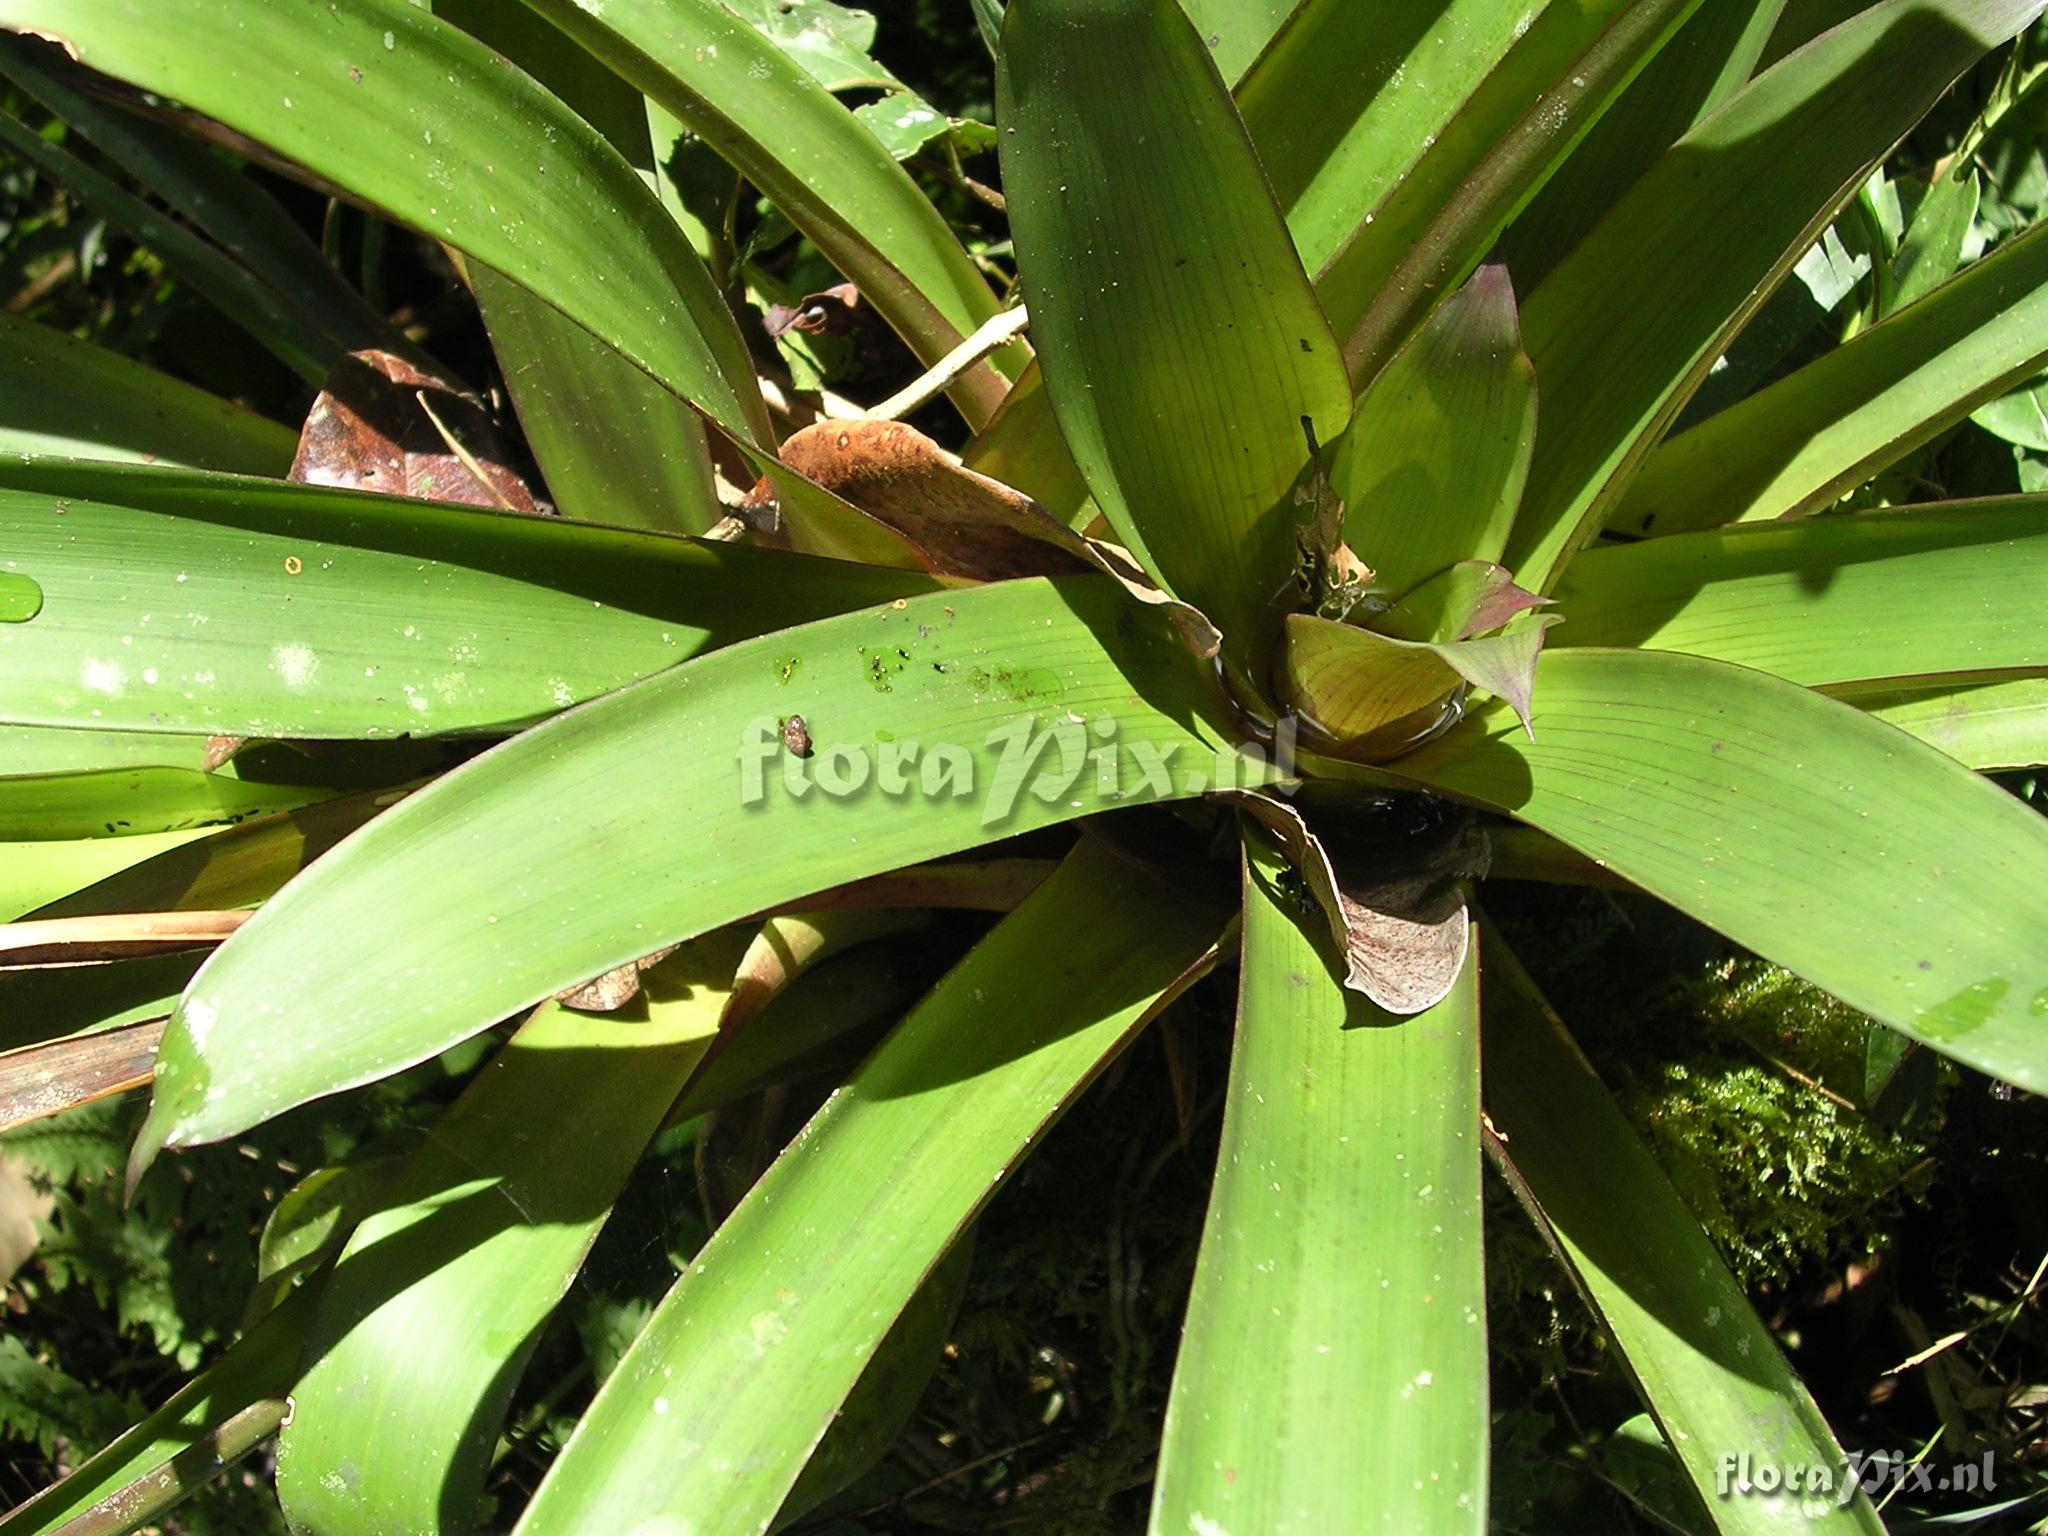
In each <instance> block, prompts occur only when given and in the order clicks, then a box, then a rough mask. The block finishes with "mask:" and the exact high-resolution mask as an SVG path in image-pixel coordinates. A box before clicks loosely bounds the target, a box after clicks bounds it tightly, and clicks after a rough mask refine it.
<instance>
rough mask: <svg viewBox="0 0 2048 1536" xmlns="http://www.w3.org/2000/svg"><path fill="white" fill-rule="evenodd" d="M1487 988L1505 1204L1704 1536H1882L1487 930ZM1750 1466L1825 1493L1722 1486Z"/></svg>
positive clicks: (1715, 1264)
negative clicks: (1573, 1301) (1511, 1205)
mask: <svg viewBox="0 0 2048 1536" xmlns="http://www.w3.org/2000/svg"><path fill="white" fill-rule="evenodd" d="M1486 981H1487V986H1486V1007H1485V1019H1486V1026H1485V1034H1486V1049H1485V1054H1486V1109H1487V1114H1488V1115H1489V1117H1490V1118H1491V1120H1492V1122H1493V1125H1494V1127H1495V1128H1496V1129H1497V1130H1498V1131H1499V1133H1500V1140H1499V1142H1498V1143H1497V1145H1498V1148H1499V1150H1500V1152H1501V1154H1502V1157H1503V1158H1504V1160H1505V1163H1506V1165H1507V1168H1508V1170H1509V1172H1510V1175H1511V1177H1512V1179H1513V1181H1514V1183H1515V1185H1516V1192H1517V1193H1518V1194H1520V1195H1521V1196H1522V1198H1523V1199H1524V1201H1526V1202H1527V1203H1528V1204H1529V1205H1530V1206H1531V1211H1530V1214H1531V1215H1532V1216H1533V1217H1535V1218H1536V1220H1537V1222H1538V1223H1539V1225H1540V1226H1542V1228H1543V1229H1544V1235H1545V1236H1546V1237H1548V1238H1549V1239H1550V1240H1551V1243H1552V1244H1553V1246H1554V1247H1555V1248H1556V1249H1557V1251H1558V1254H1559V1256H1560V1257H1561V1258H1563V1260H1564V1261H1565V1263H1566V1264H1567V1265H1568V1266H1569V1267H1570V1269H1571V1272H1572V1275H1573V1277H1574V1278H1575V1279H1576V1280H1577V1281H1578V1282H1579V1286H1580V1289H1581V1290H1582V1291H1583V1292H1584V1293H1585V1296H1586V1299H1587V1300H1588V1301H1589V1302H1591V1303H1592V1306H1593V1310H1594V1311H1595V1312H1596V1313H1597V1314H1598V1315H1599V1318H1600V1321H1601V1323H1602V1324H1603V1325H1604V1326H1605V1328H1606V1329H1607V1332H1608V1334H1609V1336H1610V1337H1611V1338H1612V1339H1613V1340H1614V1344H1615V1348H1616V1350H1617V1351H1618V1352H1619V1354H1620V1356H1621V1360H1622V1364H1623V1366H1624V1368H1625V1369H1626V1370H1627V1371H1628V1373H1629V1375H1630V1376H1631V1377H1632V1378H1634V1380H1635V1383H1636V1388H1637V1390H1638V1391H1639V1392H1641V1393H1642V1395H1643V1400H1644V1402H1645V1403H1646V1404H1647V1405H1648V1406H1649V1409H1650V1412H1651V1413H1652V1414H1654V1415H1655V1416H1656V1419H1657V1422H1658V1423H1659V1424H1660V1425H1661V1426H1662V1427H1663V1429H1664V1438H1665V1440H1666V1441H1667V1442H1668V1443H1669V1444H1670V1446H1671V1448H1672V1450H1673V1451H1674V1452H1675V1453H1676V1455H1677V1457H1678V1460H1679V1463H1680V1465H1682V1466H1683V1467H1684V1468H1685V1470H1686V1473H1687V1475H1688V1476H1689V1477H1690V1478H1691V1479H1692V1483H1693V1487H1694V1488H1695V1489H1696V1490H1697V1491H1698V1492H1699V1495H1700V1499H1701V1502H1702V1504H1704V1506H1705V1507H1706V1509H1707V1511H1708V1513H1709V1516H1710V1517H1711V1519H1712V1520H1713V1522H1714V1529H1715V1530H1717V1531H1719V1532H1722V1533H1723V1536H1746V1533H1751V1532H1754V1533H1756V1536H1776V1533H1778V1532H1781V1531H1784V1530H1787V1529H1797V1530H1801V1531H1813V1532H1816V1533H1819V1536H1847V1533H1850V1532H1863V1533H1868V1536H1882V1533H1883V1531H1884V1524H1883V1522H1882V1521H1880V1520H1879V1519H1878V1518H1877V1513H1876V1511H1875V1510H1873V1509H1872V1508H1871V1506H1870V1500H1869V1499H1868V1498H1866V1497H1864V1496H1863V1495H1862V1494H1861V1493H1857V1492H1854V1490H1853V1486H1851V1487H1844V1486H1843V1482H1842V1479H1843V1478H1844V1477H1845V1476H1846V1475H1847V1473H1846V1471H1845V1464H1844V1461H1843V1457H1842V1450H1841V1447H1840V1446H1839V1445H1838V1444H1837V1443H1836V1441H1835V1437H1834V1435H1833V1434H1832V1433H1831V1432H1830V1431H1829V1429H1828V1426H1827V1421H1826V1420H1825V1419H1823V1418H1822V1417H1821V1414H1820V1409H1819V1408H1818V1407H1816V1406H1815V1405H1814V1401H1813V1399H1812V1398H1811V1397H1809V1396H1808V1395H1807V1391H1806V1388H1805V1386H1804V1385H1803V1384H1802V1383H1801V1382H1800V1380H1799V1377H1798V1376H1797V1375H1796V1374H1795V1373H1794V1372H1793V1370H1792V1368H1791V1366H1790V1365H1788V1364H1787V1363H1786V1361H1785V1357H1784V1356H1783V1355H1782V1354H1780V1353H1779V1351H1778V1345H1777V1341H1776V1340H1775V1339H1773V1338H1772V1337H1771V1336H1770V1334H1769V1333H1768V1332H1766V1331H1765V1329H1764V1326H1763V1324H1762V1323H1761V1322H1760V1321H1758V1319H1757V1315H1756V1312H1755V1310H1754V1309H1753V1308H1752V1307H1751V1306H1750V1304H1749V1298H1748V1296H1746V1295H1745V1294H1743V1290H1742V1287H1741V1286H1740V1285H1738V1284H1737V1283H1736V1281H1735V1277H1734V1276H1733V1275H1731V1274H1729V1272H1728V1266H1727V1265H1726V1264H1725V1263H1724V1262H1723V1261H1722V1259H1721V1255H1720V1254H1719V1253H1717V1252H1715V1250H1714V1245H1713V1244H1712V1243H1711V1242H1710V1241H1708V1239H1707V1235H1706V1233H1704V1232H1702V1231H1701V1230H1700V1228H1699V1224H1698V1223H1697V1222H1696V1221H1694V1220H1693V1219H1692V1215H1691V1213H1690V1212H1688V1211H1687V1210H1686V1208H1685V1206H1684V1205H1683V1204H1682V1203H1681V1202H1680V1201H1679V1198H1678V1194H1677V1192H1676V1191H1675V1190H1673V1189H1672V1187H1671V1184H1670V1181H1669V1180H1667V1179H1666V1178H1665V1177H1664V1173H1663V1170H1662V1169H1660V1168H1659V1167H1658V1166H1657V1164H1656V1161H1655V1159H1653V1158H1652V1157H1651V1156H1650V1154H1649V1152H1648V1151H1647V1150H1646V1149H1645V1148H1644V1146H1643V1144H1642V1143H1641V1142H1640V1141H1638V1140H1637V1139H1636V1137H1635V1134H1634V1132H1632V1131H1631V1130H1630V1129H1629V1126H1628V1122H1627V1121H1626V1120H1624V1119H1623V1118H1622V1115H1621V1111H1620V1110H1619V1109H1618V1108H1616V1107H1615V1103H1614V1100H1613V1099H1612V1098H1610V1097H1609V1096H1608V1094H1607V1093H1606V1091H1605V1090H1604V1089H1603V1088H1602V1087H1601V1085H1600V1080H1599V1079H1598V1078H1597V1077H1595V1076H1594V1075H1593V1069H1592V1068H1591V1067H1590V1066H1588V1065H1587V1064H1586V1060H1585V1058H1584V1057H1582V1056H1581V1055H1580V1054H1579V1052H1578V1048H1577V1047H1576V1046H1575V1045H1574V1044H1573V1043H1572V1040H1571V1037H1570V1036H1569V1035H1567V1034H1566V1033H1565V1032H1564V1026H1563V1025H1562V1024H1561V1023H1559V1021H1558V1019H1557V1018H1556V1016H1555V1015H1554V1014H1552V1013H1551V1012H1550V1010H1549V1008H1548V1007H1547V1006H1546V1005H1545V1004H1544V1002H1543V999H1542V997H1541V996H1540V995H1539V994H1538V993H1537V991H1536V989H1535V986H1534V984H1533V983H1532V982H1531V981H1530V980H1529V977H1528V975H1527V974H1526V973H1525V972H1524V971H1523V970H1522V968H1521V966H1520V965H1519V964H1518V963H1516V961H1515V958H1514V956H1513V955H1512V954H1510V953H1509V952H1508V949H1507V947H1506V945H1505V944H1503V943H1502V942H1500V937H1499V935H1498V934H1497V933H1494V932H1493V931H1491V930H1490V929H1489V930H1488V931H1487V932H1486ZM1744 1458H1747V1460H1744ZM1751 1464H1753V1465H1757V1466H1768V1467H1772V1468H1774V1469H1782V1468H1786V1467H1792V1466H1797V1467H1801V1468H1811V1469H1814V1470H1815V1471H1825V1472H1826V1473H1827V1474H1829V1476H1830V1483H1829V1486H1828V1488H1827V1490H1826V1491H1822V1490H1821V1489H1820V1488H1819V1487H1818V1486H1817V1485H1816V1486H1813V1487H1811V1488H1810V1489H1807V1488H1802V1490H1801V1491H1800V1492H1799V1493H1787V1492H1786V1491H1785V1490H1784V1489H1782V1488H1777V1489H1772V1490H1770V1491H1768V1492H1766V1491H1764V1490H1763V1489H1762V1488H1761V1487H1759V1488H1757V1489H1756V1490H1750V1489H1741V1490H1737V1489H1736V1488H1735V1487H1734V1478H1733V1474H1734V1473H1735V1472H1736V1471H1738V1470H1739V1469H1741V1468H1744V1467H1746V1466H1748V1465H1751ZM1802 1481H1803V1480H1802Z"/></svg>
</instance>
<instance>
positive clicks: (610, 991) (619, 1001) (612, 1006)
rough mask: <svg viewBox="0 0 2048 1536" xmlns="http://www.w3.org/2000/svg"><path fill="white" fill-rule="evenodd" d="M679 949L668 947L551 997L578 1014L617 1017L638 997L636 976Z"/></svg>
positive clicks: (675, 946) (566, 988) (638, 990)
mask: <svg viewBox="0 0 2048 1536" xmlns="http://www.w3.org/2000/svg"><path fill="white" fill-rule="evenodd" d="M679 947H680V946H679V945H675V944H670V945H668V946H666V947H665V948H662V949H657V950H655V951H654V953H652V954H650V955H642V956H641V957H640V958H639V959H638V960H628V961H627V962H626V963H625V964H624V965H615V966H613V967H612V968H611V969H610V970H608V971H606V972H605V973H604V974H603V975H602V976H593V977H591V978H590V980H588V981H584V982H579V983H577V984H576V985H575V986H573V987H564V988H563V989H562V990H561V991H559V992H557V993H556V994H555V1001H556V1002H558V1003H560V1004H561V1005H562V1006H563V1007H564V1008H573V1009H574V1010H575V1011H576V1012H578V1013H617V1012H618V1011H619V1010H620V1009H621V1008H623V1007H625V1006H626V1004H628V1003H630V1002H632V1001H633V999H634V998H636V997H638V996H639V995H640V973H641V972H642V971H645V970H650V969H652V968H653V967H655V966H657V965H659V964H661V962H662V961H664V960H666V959H667V958H668V957H669V956H670V955H672V954H674V953H675V952H676V950H677V949H678V948H679Z"/></svg>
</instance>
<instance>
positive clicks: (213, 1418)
mask: <svg viewBox="0 0 2048 1536" xmlns="http://www.w3.org/2000/svg"><path fill="white" fill-rule="evenodd" d="M314 1304H315V1300H314V1293H313V1292H310V1291H308V1292H305V1293H303V1294H300V1295H297V1296H293V1297H292V1298H290V1299H289V1300H287V1301H286V1302H285V1303H284V1304H283V1305H282V1306H280V1307H278V1308H277V1310H276V1311H274V1312H271V1313H270V1314H269V1315H268V1316H266V1317H265V1318H264V1319H263V1320H262V1321H261V1322H259V1323H258V1324H257V1325H256V1326H255V1327H254V1328H251V1329H250V1330H249V1331H248V1332H247V1333H246V1334H244V1335H243V1336H242V1337H241V1338H240V1339H238V1340H237V1341H236V1342H235V1343H234V1344H233V1345H232V1346H231V1347H230V1348H229V1349H228V1351H227V1353H226V1354H224V1355H222V1356H221V1357H220V1359H218V1360H216V1361H215V1362H214V1363H213V1364H212V1365H210V1366H208V1367H207V1368H206V1369H205V1370H203V1371H201V1372H200V1373H199V1374H198V1375H197V1376H195V1377H193V1378H192V1380H191V1381H189V1382H187V1383H186V1384H185V1386H184V1387H183V1388H182V1389H181V1390H180V1391H179V1392H178V1394H177V1395H176V1396H175V1397H173V1398H172V1399H171V1400H170V1401H169V1402H167V1403H165V1404H164V1405H163V1407H161V1408H159V1409H157V1411H156V1412H155V1413H152V1414H151V1415H150V1416H149V1417H148V1418H146V1419H144V1420H143V1421H142V1422H141V1423H140V1424H137V1425H136V1426H135V1427H134V1428H132V1429H130V1430H128V1431H127V1432H126V1433H124V1434H123V1435H122V1436H121V1437H120V1438H119V1439H117V1440H115V1441H114V1443H113V1444H111V1445H109V1446H108V1447H107V1448H106V1449H105V1450H103V1451H101V1452H100V1453H99V1454H98V1455H96V1456H94V1457H92V1458H91V1459H89V1460H88V1461H86V1462H85V1463H84V1464H83V1465H81V1466H80V1467H79V1468H78V1469H77V1470H76V1471H74V1472H73V1473H72V1474H71V1475H70V1476H69V1477H67V1478H65V1479H64V1480H63V1481H62V1482H60V1483H57V1484H55V1485H54V1486H52V1487H50V1488H47V1489H45V1490H44V1491H43V1492H42V1493H40V1494H38V1495H36V1497H34V1498H32V1499H30V1500H29V1501H28V1502H27V1503H25V1504H22V1505H19V1506H17V1507H16V1508H15V1509H13V1510H12V1511H10V1512H9V1513H8V1515H7V1516H6V1518H5V1519H0V1536H51V1533H68V1532H74V1531H81V1530H82V1531H88V1532H92V1533H94V1536H98V1533H100V1532H113V1531H128V1530H134V1529H135V1528H136V1527H137V1526H141V1525H146V1524H148V1523H150V1522H151V1521H153V1520H155V1519H156V1518H157V1517H159V1516H161V1515H162V1514H164V1513H165V1512H166V1511H168V1510H170V1509H173V1508H175V1507H176V1506H177V1505H178V1503H179V1502H180V1501H181V1500H183V1499H185V1498H187V1497H189V1496H190V1495H192V1494H193V1493H196V1492H197V1491H198V1490H199V1489H201V1488H203V1487H205V1486H206V1484H207V1483H208V1482H210V1481H212V1480H213V1478H215V1477H216V1476H218V1475H219V1474H220V1473H221V1472H222V1471H224V1470H225V1469H226V1468H228V1467H230V1466H232V1465H233V1464H234V1463H235V1462H236V1461H238V1460H240V1459H241V1458H242V1457H244V1456H246V1455H248V1454H249V1452H251V1451H253V1450H254V1449H256V1447H257V1446H259V1445H261V1444H262V1443H263V1442H264V1441H265V1440H267V1439H269V1438H270V1436H271V1435H272V1434H274V1433H275V1432H276V1430H277V1426H278V1421H279V1420H281V1419H282V1418H283V1417H284V1414H285V1394H286V1393H288V1392H289V1391H290V1390H291V1385H292V1379H293V1377H294V1376H295V1375H296V1373H297V1370H298V1364H299V1350H300V1347H301V1345H302V1344H303V1342H304V1340H305V1336H306V1326H307V1324H308V1322H310V1320H311V1318H312V1315H313V1307H314Z"/></svg>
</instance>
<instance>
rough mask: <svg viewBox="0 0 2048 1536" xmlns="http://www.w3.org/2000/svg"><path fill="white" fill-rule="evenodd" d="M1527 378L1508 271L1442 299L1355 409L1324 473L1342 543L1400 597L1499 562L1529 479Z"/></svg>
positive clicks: (1490, 272) (1486, 274)
mask: <svg viewBox="0 0 2048 1536" xmlns="http://www.w3.org/2000/svg"><path fill="white" fill-rule="evenodd" d="M1536 400H1537V385H1536V376H1535V370H1534V369H1532V368H1531V367H1530V366H1529V359H1528V356H1527V354H1525V353H1524V352H1523V351H1522V336H1521V331H1520V329H1519V327H1518V325H1517V322H1516V317H1515V293H1514V289H1513V287H1512V286H1511V284H1510V281H1509V275H1508V273H1507V270H1506V269H1505V268H1502V267H1485V268H1483V269H1481V270H1480V272H1479V273H1478V274H1477V275H1476V276H1474V277H1473V279H1472V281H1470V282H1469V283H1467V284H1466V285H1465V286H1464V287H1463V288H1461V289H1459V290H1458V292H1457V293H1455V294H1453V295H1452V296H1451V297H1450V298H1449V299H1446V300H1445V301H1444V303H1443V306H1442V307H1441V308H1440V309H1438V310H1437V312H1436V313H1435V314H1434V315H1432V316H1431V317H1430V319H1429V321H1428V323H1427V324H1425V325H1424V326H1423V327H1422V329H1421V331H1420V332H1418V333H1417V335H1416V336H1415V339H1414V340H1413V341H1411V342H1410V343H1409V344H1408V346H1407V347H1406V348H1404V349H1403V350H1402V352H1401V355H1400V356H1399V357H1397V358H1395V359H1394V361H1393V362H1392V363H1390V364H1388V366H1387V368H1386V371H1385V372H1383V373H1382V374H1381V375H1380V376H1379V377H1378V378H1377V379H1376V380H1374V381H1373V384H1372V386H1371V388H1369V389H1368V390H1367V391H1366V393H1365V395H1364V397H1363V398H1362V399H1361V400H1360V401H1359V402H1358V412H1357V414H1356V416H1354V417H1353V419H1352V422H1351V429H1350V430H1349V431H1348V432H1346V433H1345V434H1344V441H1343V443H1342V444H1341V445H1340V446H1339V448H1338V450H1337V452H1336V454H1335V455H1334V461H1333V462H1332V464H1331V466H1330V488H1331V489H1332V490H1333V491H1334V492H1335V493H1336V494H1337V496H1338V497H1339V498H1340V499H1341V500H1342V501H1343V503H1344V538H1345V541H1346V542H1347V543H1349V544H1350V546H1351V548H1352V550H1353V552H1354V553H1356V554H1357V555H1358V557H1359V558H1360V559H1361V560H1363V561H1364V562H1365V563H1366V564H1367V565H1369V566H1371V567H1372V569H1373V573H1374V577H1375V580H1376V582H1377V584H1378V585H1379V586H1380V587H1382V588H1384V589H1385V590H1386V591H1388V592H1390V593H1392V594H1394V595H1395V596H1397V597H1398V596H1400V595H1402V594H1404V593H1406V592H1408V591H1409V590H1411V589H1412V588H1414V587H1415V586H1416V585H1417V584H1419V583H1420V582H1422V581H1425V580H1427V579H1428V578H1429V577H1431V576H1434V575H1436V574H1437V572H1439V571H1442V570H1444V569H1446V568H1448V567H1449V566H1452V565H1455V564H1457V563H1458V562H1459V561H1461V560H1498V559H1499V558H1500V553H1501V550H1502V549H1503V548H1504V547H1505V546H1506V544H1507V541H1508V530H1509V529H1510V528H1511V527H1513V525H1514V520H1515V508H1516V507H1517V506H1518V505H1520V503H1521V499H1522V487H1523V485H1524V484H1525V483H1526V482H1527V480H1528V478H1529V455H1530V451H1531V449H1532V448H1533V447H1534V446H1535V439H1536V418H1537V410H1536Z"/></svg>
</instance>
